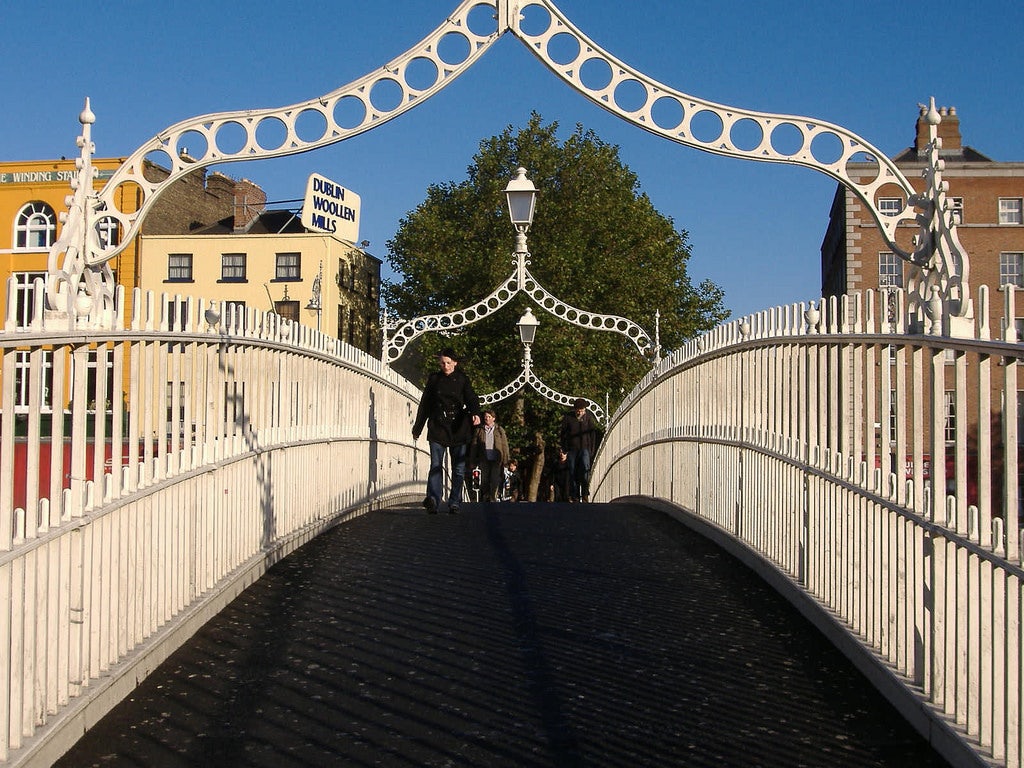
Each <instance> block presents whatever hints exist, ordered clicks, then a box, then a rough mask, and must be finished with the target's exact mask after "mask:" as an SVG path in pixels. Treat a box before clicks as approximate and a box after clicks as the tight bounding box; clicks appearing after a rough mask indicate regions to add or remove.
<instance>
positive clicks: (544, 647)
mask: <svg viewBox="0 0 1024 768" xmlns="http://www.w3.org/2000/svg"><path fill="white" fill-rule="evenodd" d="M57 765H58V766H67V767H70V766H74V767H75V768H83V766H103V767H104V768H109V767H111V766H114V767H119V766H147V767H150V766H217V767H218V768H229V767H231V766H260V767H265V768H289V767H291V766H308V767H310V768H313V767H314V766H315V767H316V768H321V767H322V766H387V767H391V766H538V767H540V766H557V767H558V768H563V767H569V768H577V767H579V768H583V767H584V766H623V767H627V766H628V767H629V768H636V767H637V766H659V768H661V767H664V766H709V767H710V766H715V767H716V768H717V767H720V766H766V767H772V768H775V767H777V768H783V767H784V768H793V767H794V766H829V767H830V768H832V767H834V766H857V767H858V768H863V767H864V766H893V767H894V768H895V767H896V766H899V767H900V768H903V767H905V766H944V765H946V764H945V762H943V760H942V759H941V758H939V757H938V756H937V755H936V754H935V753H934V752H933V751H932V750H931V749H930V748H929V746H928V745H927V743H926V742H925V741H924V740H923V739H921V738H920V737H919V736H918V735H917V734H916V733H915V732H914V731H913V730H912V729H911V728H910V727H909V726H908V725H906V724H905V722H904V721H902V720H901V719H900V717H899V716H898V715H897V714H896V712H895V710H893V709H892V708H891V707H890V706H889V704H888V703H887V702H886V701H885V700H884V699H883V698H882V697H881V696H880V695H879V694H877V693H876V692H875V690H874V689H873V688H871V687H870V685H869V684H868V683H867V682H866V681H865V680H864V678H863V677H861V676H860V674H859V673H858V672H857V671H856V670H855V669H854V668H853V667H852V665H851V664H850V663H849V662H847V660H846V659H845V658H844V657H843V656H842V655H841V654H840V653H839V652H838V651H836V650H835V649H834V648H833V647H832V646H830V645H829V644H828V643H827V642H826V641H825V640H824V638H823V637H822V636H821V635H820V634H819V633H818V632H817V630H815V629H814V628H813V627H812V626H811V625H810V624H809V623H807V621H806V620H805V619H804V618H803V617H802V616H801V615H800V614H799V613H797V611H796V610H795V609H794V608H792V607H791V606H790V605H789V604H788V603H787V602H785V601H784V600H783V599H782V598H781V597H779V596H778V595H777V594H776V593H774V592H773V591H772V590H771V589H770V588H768V587H767V586H766V585H765V584H764V583H763V582H762V581H760V579H759V578H758V577H756V576H755V575H753V574H752V573H751V572H750V571H749V570H747V569H746V568H745V567H744V566H742V565H741V564H739V563H738V562H737V561H735V560H733V559H732V558H731V557H730V556H728V555H727V554H725V553H724V552H722V551H721V550H720V549H718V548H717V547H716V546H715V545H714V544H712V543H710V542H708V541H706V540H705V539H703V538H701V537H700V536H699V535H697V534H695V533H693V532H691V531H690V530H689V529H687V528H686V527H685V526H683V525H681V524H680V523H678V522H677V521H675V520H673V519H672V518H670V517H668V516H667V515H665V514H663V513H660V512H656V511H653V510H648V509H645V508H643V507H638V506H632V505H624V504H618V505H616V504H607V505H598V504H582V505H568V504H486V505H485V504H468V505H466V506H464V507H463V509H462V512H461V514H459V515H447V514H438V515H427V514H425V513H424V512H423V510H422V509H419V508H412V507H406V508H394V509H387V510H381V511H376V512H372V513H370V514H368V515H365V516H363V517H360V518H358V519H355V520H353V521H350V522H348V523H345V524H344V525H341V526H340V527H338V528H336V529H334V530H333V531H330V532H328V533H326V534H324V535H322V536H321V537H319V538H318V539H316V540H314V541H313V542H311V543H309V544H308V545H306V546H305V547H303V548H302V549H300V550H299V551H297V552H296V553H295V554H293V555H292V556H291V557H289V558H288V559H286V560H285V561H283V562H281V563H279V564H278V565H276V566H275V567H274V568H273V569H271V571H270V572H269V573H268V574H267V575H266V576H264V577H263V578H262V579H261V580H260V581H258V582H257V583H256V584H254V585H252V586H251V587H249V589H247V590H246V591H245V592H244V593H243V594H242V595H240V596H239V597H238V598H237V599H236V600H235V601H234V602H233V603H231V604H230V605H229V606H228V607H227V608H226V609H225V610H224V611H222V612H221V613H220V614H219V615H218V616H217V617H216V618H215V619H214V620H213V621H211V622H210V623H209V624H207V625H206V626H205V627H204V628H203V629H202V630H200V632H199V633H197V634H196V635H195V636H194V637H193V638H192V640H190V641H189V643H187V644H186V645H185V646H184V647H182V648H181V649H180V650H179V651H178V652H177V653H175V654H174V655H173V656H171V657H170V658H169V659H168V660H167V662H165V663H164V665H163V666H161V667H160V668H159V669H158V670H157V671H156V672H155V673H154V674H152V675H151V676H150V677H149V678H147V680H145V681H144V683H143V684H142V686H141V687H140V688H139V689H138V690H136V691H135V692H134V693H133V694H132V696H131V697H130V698H129V699H127V700H125V701H124V702H122V703H121V704H120V705H119V706H118V707H116V708H115V709H114V710H113V711H111V713H110V714H109V715H108V716H107V717H106V718H105V719H104V720H103V721H101V723H99V724H98V725H97V726H96V727H95V728H94V729H93V730H91V731H90V732H89V733H87V734H86V735H85V737H84V738H83V739H82V740H81V741H80V742H79V743H78V744H77V745H76V746H75V747H74V748H73V749H72V750H71V751H70V752H69V753H68V754H66V755H65V756H64V757H63V758H62V759H61V760H60V761H59V762H58V763H57Z"/></svg>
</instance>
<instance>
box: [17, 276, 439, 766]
mask: <svg viewBox="0 0 1024 768" xmlns="http://www.w3.org/2000/svg"><path fill="white" fill-rule="evenodd" d="M35 295H36V296H41V295H42V286H41V284H39V285H37V286H36V291H35ZM8 297H9V300H8V306H9V307H11V311H10V313H9V315H10V316H9V317H8V319H7V323H6V327H5V330H4V331H3V332H2V333H0V347H2V350H3V369H2V375H3V389H2V402H0V409H2V416H0V596H2V598H0V680H3V681H4V684H3V685H0V760H3V761H8V763H10V764H19V765H20V764H38V765H46V764H49V762H51V761H52V759H53V758H54V757H55V756H57V755H59V754H60V753H61V752H62V751H63V750H64V749H65V748H66V746H67V745H68V744H70V743H72V742H73V741H74V740H75V739H76V738H77V737H78V736H80V735H81V733H82V731H83V730H84V729H85V728H86V727H88V725H89V724H91V723H93V722H95V721H96V720H97V719H98V718H99V717H100V716H102V714H103V713H104V712H105V711H106V710H107V709H109V707H111V706H113V704H115V703H116V702H117V701H118V700H119V699H120V698H122V697H123V696H124V695H126V694H127V693H128V692H130V691H131V689H132V688H133V687H134V686H135V685H136V683H137V681H138V680H139V679H141V678H142V677H144V676H145V675H146V674H148V672H149V671H150V670H151V669H153V668H154V667H155V666H156V665H157V664H158V663H159V662H160V661H161V660H163V659H164V658H165V657H166V656H167V655H168V654H169V653H170V652H171V651H173V650H174V649H175V648H176V647H177V646H178V645H180V644H181V643H182V642H184V641H185V640H186V639H187V638H188V636H190V635H191V634H192V633H193V632H194V631H195V630H196V629H198V627H199V626H201V625H202V624H203V623H204V622H205V621H206V620H207V619H208V618H209V617H210V616H212V615H213V614H214V613H215V612H216V611H217V610H219V609H220V608H221V607H223V605H225V604H226V603H227V602H228V601H230V600H231V599H232V598H233V597H234V596H236V595H237V594H238V593H239V592H240V591H241V590H242V589H244V588H245V587H246V586H247V585H248V584H250V583H252V581H254V580H255V579H257V578H259V576H260V575H261V574H262V573H263V572H264V571H265V570H266V569H267V568H268V567H269V566H270V565H272V564H273V563H274V562H276V561H277V560H279V559H280V558H281V557H283V556H284V555H286V554H288V553H289V552H291V551H292V550H294V549H295V548H297V547H298V546H300V545H301V544H303V543H304V542H306V541H308V540H309V539H310V538H312V537H313V536H315V535H316V534H317V533H319V532H321V531H323V530H324V529H326V528H328V527H330V526H331V525H333V524H336V523H337V522H339V521H341V520H343V519H346V518H347V517H350V516H352V515H354V514H360V513H362V512H364V511H366V510H368V509H370V508H373V507H377V506H381V505H385V504H389V503H392V502H394V501H397V500H400V499H403V498H406V497H412V496H413V495H417V497H418V496H419V495H421V494H422V486H423V484H424V482H425V477H426V465H427V463H428V461H427V460H426V459H425V457H424V455H423V453H422V452H421V451H418V450H417V449H416V447H415V446H414V445H413V443H412V440H411V435H410V425H411V422H412V417H413V413H414V409H415V407H416V403H417V401H418V399H419V391H418V390H417V389H415V388H414V387H412V386H411V385H410V384H408V383H407V382H406V381H405V380H404V379H401V378H400V377H398V376H397V375H396V374H394V373H393V372H392V371H390V369H387V368H386V367H382V366H381V364H380V361H379V360H376V359H374V358H372V357H369V356H367V355H365V354H364V353H362V352H361V351H359V350H357V349H354V348H352V347H350V346H348V345H346V344H343V343H341V342H339V341H338V340H336V339H330V338H328V337H325V336H322V335H320V334H319V333H316V332H315V331H311V330H310V329H307V328H305V327H302V326H300V325H298V324H293V323H289V322H287V321H284V320H282V319H281V318H280V317H278V316H277V315H273V314H261V313H257V312H255V311H253V310H252V309H250V310H248V311H243V312H239V313H237V316H236V314H235V313H234V312H233V307H229V308H227V311H226V316H222V313H221V312H220V309H221V308H219V307H214V308H211V307H207V306H206V305H204V304H203V303H202V302H194V301H193V300H191V299H188V300H185V299H175V300H170V301H169V300H168V299H166V298H165V299H163V300H162V301H160V303H159V305H157V303H156V301H155V299H154V297H153V296H152V295H143V294H140V293H138V292H136V294H135V295H134V301H133V306H134V307H136V312H135V316H134V317H133V318H132V321H131V322H130V323H128V324H127V326H126V324H125V323H124V322H122V318H114V319H113V320H114V322H113V323H112V325H113V327H115V328H119V329H124V330H114V331H100V330H90V329H87V328H72V329H68V322H67V320H66V319H62V318H46V319H45V320H44V318H43V315H42V311H41V310H38V309H37V310H36V312H35V313H34V314H33V315H32V317H33V319H32V321H31V322H30V323H29V324H28V325H27V327H26V326H24V325H23V326H21V327H18V326H17V325H16V323H15V322H14V313H15V309H16V305H17V302H18V301H19V297H18V295H16V291H15V290H14V284H13V283H11V285H10V286H9V290H8ZM123 299H124V297H123V296H119V297H118V302H117V305H118V306H124V301H123ZM20 300H21V301H24V300H25V299H24V297H22V298H21V299H20ZM21 309H22V310H23V311H22V317H24V307H22V308H21ZM169 329H170V330H169ZM97 406H98V407H97Z"/></svg>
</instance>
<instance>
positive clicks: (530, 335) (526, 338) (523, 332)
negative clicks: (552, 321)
mask: <svg viewBox="0 0 1024 768" xmlns="http://www.w3.org/2000/svg"><path fill="white" fill-rule="evenodd" d="M539 325H540V320H538V319H537V318H536V317H534V314H533V310H532V309H530V308H529V307H527V308H526V311H525V312H524V313H523V316H522V317H520V318H519V322H518V323H516V326H517V327H518V328H519V340H520V341H522V342H523V370H524V371H525V372H526V375H527V376H529V375H530V367H531V362H532V360H531V355H530V345H531V344H533V340H534V339H535V338H536V337H537V326H539Z"/></svg>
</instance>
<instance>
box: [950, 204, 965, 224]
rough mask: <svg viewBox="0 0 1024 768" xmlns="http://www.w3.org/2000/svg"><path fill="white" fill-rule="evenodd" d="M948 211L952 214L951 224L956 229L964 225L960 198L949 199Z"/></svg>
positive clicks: (962, 206) (962, 205)
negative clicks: (954, 225)
mask: <svg viewBox="0 0 1024 768" xmlns="http://www.w3.org/2000/svg"><path fill="white" fill-rule="evenodd" d="M947 199H948V200H949V209H950V211H951V212H952V213H953V223H954V224H956V225H957V226H958V227H959V226H960V225H961V224H963V223H964V199H963V198H962V197H950V198H947Z"/></svg>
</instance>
